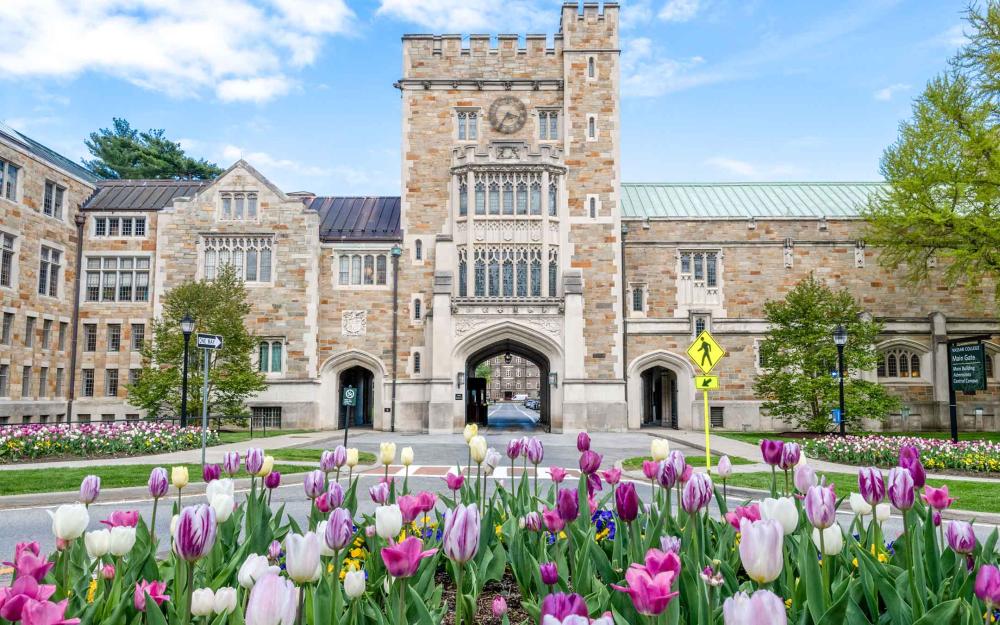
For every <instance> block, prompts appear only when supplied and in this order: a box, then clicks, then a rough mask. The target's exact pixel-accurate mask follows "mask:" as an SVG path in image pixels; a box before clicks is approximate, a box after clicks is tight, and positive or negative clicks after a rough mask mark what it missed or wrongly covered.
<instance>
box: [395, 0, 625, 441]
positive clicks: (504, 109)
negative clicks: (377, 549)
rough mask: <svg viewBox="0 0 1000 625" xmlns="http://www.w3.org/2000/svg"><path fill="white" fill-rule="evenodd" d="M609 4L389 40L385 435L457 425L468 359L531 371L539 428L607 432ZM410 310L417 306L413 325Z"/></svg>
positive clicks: (615, 104) (614, 165) (614, 78)
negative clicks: (395, 280) (392, 241)
mask: <svg viewBox="0 0 1000 625" xmlns="http://www.w3.org/2000/svg"><path fill="white" fill-rule="evenodd" d="M618 82H619V48H618V5H617V4H613V3H605V4H604V6H603V8H602V7H601V6H599V5H598V4H596V3H585V4H583V5H582V7H581V6H580V5H578V4H576V3H567V4H565V5H564V6H563V8H562V16H561V27H560V32H559V33H558V34H556V35H555V36H554V38H553V45H552V47H548V46H547V37H546V36H545V35H527V36H526V37H524V39H523V45H522V39H521V38H520V37H519V36H518V35H499V36H498V37H497V38H496V40H494V39H492V38H491V37H490V36H488V35H471V36H470V37H469V38H468V40H467V41H464V40H463V38H462V36H460V35H407V36H405V37H404V38H403V78H402V79H401V80H400V81H399V82H398V83H397V86H398V88H399V89H400V91H401V94H402V102H403V105H402V200H401V211H402V216H401V220H402V224H403V229H404V248H405V250H406V251H405V252H404V254H403V262H402V263H401V266H400V277H399V292H400V301H401V302H402V306H403V310H404V313H403V314H401V315H400V318H401V320H402V322H401V324H400V333H399V337H400V340H399V345H400V351H399V354H400V362H401V363H404V364H402V365H401V366H400V368H399V369H400V374H399V378H400V381H399V384H398V387H399V388H398V408H397V410H398V412H397V427H399V428H401V429H404V430H424V431H432V432H433V431H442V432H444V431H453V430H455V429H457V428H460V427H461V426H462V425H463V424H464V423H465V420H466V414H467V412H466V411H467V407H466V402H467V401H468V394H467V392H466V388H465V387H463V384H464V383H466V382H467V378H468V377H469V376H470V367H473V366H474V365H475V363H473V362H471V360H470V359H474V358H475V359H482V358H485V357H490V356H492V355H494V354H496V353H499V352H500V351H503V350H506V351H508V352H509V351H514V352H517V353H518V354H521V355H525V356H528V357H532V358H534V359H535V360H537V361H541V364H542V368H543V369H544V370H546V371H547V372H548V374H549V375H548V379H547V380H543V381H542V386H543V387H545V388H544V389H543V390H544V392H543V393H542V397H543V404H544V406H543V409H542V413H543V421H544V422H546V423H547V424H549V425H551V427H552V428H553V429H554V430H557V431H558V430H577V429H583V428H589V429H598V430H599V429H625V427H626V411H625V393H624V383H623V363H622V340H621V339H622V302H621V297H620V294H621V284H620V276H621V267H620V256H621V254H620V244H621V238H620V227H621V226H620V210H619V186H620V180H619V137H620V132H619V94H618ZM418 311H423V314H419V312H418Z"/></svg>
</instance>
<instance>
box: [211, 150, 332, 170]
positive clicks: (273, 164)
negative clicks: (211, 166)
mask: <svg viewBox="0 0 1000 625" xmlns="http://www.w3.org/2000/svg"><path fill="white" fill-rule="evenodd" d="M221 155H222V161H223V162H224V163H226V164H227V165H228V164H229V163H232V162H234V161H237V160H239V159H241V158H242V159H243V160H245V161H246V162H248V163H250V164H251V165H253V166H254V167H255V168H257V169H258V170H260V172H261V173H262V174H264V175H265V176H268V177H270V176H271V175H272V174H270V173H268V172H274V171H277V172H286V173H291V174H296V175H299V176H305V177H322V176H329V175H330V174H332V173H333V171H334V170H333V169H330V168H328V167H320V166H318V165H309V164H307V163H303V162H301V161H296V160H292V159H288V158H277V157H274V156H272V155H271V154H269V153H267V152H260V151H246V150H244V149H243V148H241V147H239V146H236V145H226V146H223V148H222V151H221Z"/></svg>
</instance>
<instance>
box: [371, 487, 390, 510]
mask: <svg viewBox="0 0 1000 625" xmlns="http://www.w3.org/2000/svg"><path fill="white" fill-rule="evenodd" d="M368 495H369V496H370V497H371V498H372V501H374V502H375V503H377V504H378V505H380V506H381V505H383V504H384V503H385V502H387V501H389V485H388V484H387V483H385V482H379V483H378V484H375V485H374V486H372V487H370V488H369V489H368Z"/></svg>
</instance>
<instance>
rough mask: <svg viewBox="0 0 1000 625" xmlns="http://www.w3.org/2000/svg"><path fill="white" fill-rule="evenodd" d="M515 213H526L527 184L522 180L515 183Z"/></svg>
mask: <svg viewBox="0 0 1000 625" xmlns="http://www.w3.org/2000/svg"><path fill="white" fill-rule="evenodd" d="M517 214H518V215H527V214H528V185H526V184H524V183H523V182H519V183H517Z"/></svg>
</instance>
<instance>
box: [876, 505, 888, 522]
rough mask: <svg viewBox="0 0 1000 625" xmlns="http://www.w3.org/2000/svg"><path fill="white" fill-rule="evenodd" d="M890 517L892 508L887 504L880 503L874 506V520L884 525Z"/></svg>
mask: <svg viewBox="0 0 1000 625" xmlns="http://www.w3.org/2000/svg"><path fill="white" fill-rule="evenodd" d="M890 516H892V508H890V507H889V504H887V503H880V504H878V505H877V506H875V520H876V521H878V522H879V523H884V522H885V521H887V520H888V519H889V517H890Z"/></svg>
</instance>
